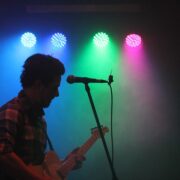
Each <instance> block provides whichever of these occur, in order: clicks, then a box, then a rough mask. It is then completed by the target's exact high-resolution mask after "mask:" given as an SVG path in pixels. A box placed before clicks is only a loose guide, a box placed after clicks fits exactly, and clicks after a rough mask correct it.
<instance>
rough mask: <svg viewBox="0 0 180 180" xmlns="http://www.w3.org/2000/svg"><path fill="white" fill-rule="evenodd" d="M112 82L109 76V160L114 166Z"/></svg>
mask: <svg viewBox="0 0 180 180" xmlns="http://www.w3.org/2000/svg"><path fill="white" fill-rule="evenodd" d="M112 82H113V76H112V75H109V83H108V84H109V87H110V94H111V103H110V104H111V114H110V129H111V153H112V154H111V158H112V165H113V166H114V137H113V91H112V87H111V83H112Z"/></svg>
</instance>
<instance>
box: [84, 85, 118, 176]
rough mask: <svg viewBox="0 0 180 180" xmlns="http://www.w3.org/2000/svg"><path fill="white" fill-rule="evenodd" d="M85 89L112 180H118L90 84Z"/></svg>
mask: <svg viewBox="0 0 180 180" xmlns="http://www.w3.org/2000/svg"><path fill="white" fill-rule="evenodd" d="M85 89H86V92H87V94H88V97H89V101H90V104H91V107H92V110H93V113H94V116H95V119H96V123H97V127H98V130H99V134H100V137H101V140H102V143H103V146H104V149H105V152H106V155H107V159H108V162H109V166H110V169H111V172H112V179H113V180H118V178H117V176H116V173H115V170H114V167H113V164H112V161H111V157H110V154H109V151H108V147H107V145H106V141H105V138H104V135H103V132H102V129H101V125H100V122H99V118H98V115H97V112H96V108H95V106H94V102H93V99H92V96H91V93H90V88H89V86H88V83H85Z"/></svg>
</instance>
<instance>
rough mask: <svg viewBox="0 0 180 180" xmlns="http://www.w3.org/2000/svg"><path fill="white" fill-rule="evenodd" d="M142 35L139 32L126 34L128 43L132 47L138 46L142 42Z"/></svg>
mask: <svg viewBox="0 0 180 180" xmlns="http://www.w3.org/2000/svg"><path fill="white" fill-rule="evenodd" d="M141 41H142V40H141V36H139V35H138V34H129V35H127V36H126V44H127V45H128V46H130V47H137V46H139V45H140V44H141Z"/></svg>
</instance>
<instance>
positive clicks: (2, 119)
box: [0, 91, 47, 164]
mask: <svg viewBox="0 0 180 180" xmlns="http://www.w3.org/2000/svg"><path fill="white" fill-rule="evenodd" d="M43 115H44V111H43V109H42V108H40V109H35V108H33V106H32V105H31V103H30V102H29V101H28V98H27V97H26V95H25V93H24V92H23V91H21V92H20V93H19V94H18V96H17V97H16V98H14V99H12V100H11V101H9V102H8V103H7V104H5V105H3V106H2V107H1V108H0V154H5V153H9V152H15V153H16V154H17V155H18V156H19V157H20V158H21V159H22V160H23V161H24V162H25V163H26V164H29V163H32V164H40V163H41V162H42V161H43V159H44V155H45V148H46V141H47V138H46V122H45V120H44V117H43Z"/></svg>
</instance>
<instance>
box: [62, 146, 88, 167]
mask: <svg viewBox="0 0 180 180" xmlns="http://www.w3.org/2000/svg"><path fill="white" fill-rule="evenodd" d="M78 151H79V147H78V148H75V149H74V150H73V151H72V152H71V153H70V154H69V155H68V156H67V157H66V159H65V161H66V160H67V161H68V160H69V159H71V161H73V163H74V166H73V168H72V170H76V169H79V168H81V167H82V163H83V161H84V160H86V158H85V157H84V156H82V155H80V154H78Z"/></svg>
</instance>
